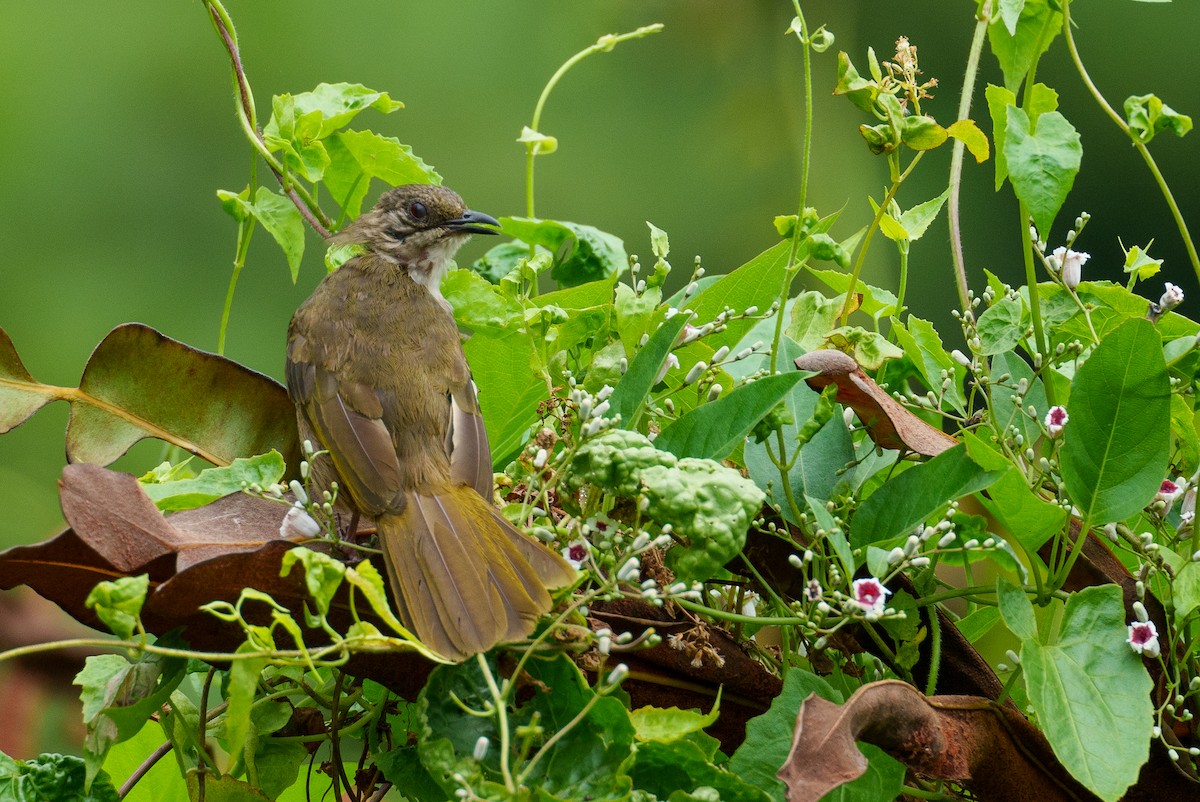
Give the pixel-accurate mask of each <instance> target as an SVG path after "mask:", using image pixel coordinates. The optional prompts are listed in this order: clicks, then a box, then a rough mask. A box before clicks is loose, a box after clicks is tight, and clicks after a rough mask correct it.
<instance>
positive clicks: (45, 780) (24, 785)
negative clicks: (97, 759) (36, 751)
mask: <svg viewBox="0 0 1200 802" xmlns="http://www.w3.org/2000/svg"><path fill="white" fill-rule="evenodd" d="M119 798H120V797H118V796H117V789H116V788H114V787H113V784H112V780H110V779H109V777H108V774H106V773H105V772H103V771H102V772H100V773H99V774H98V775H97V776H96V777H95V779H93V780H91V781H90V782H89V779H88V777H87V776H86V769H85V767H84V762H83V758H78V757H75V756H74V755H56V754H41V755H38V756H37V757H35V758H33V759H32V760H14V759H13V758H11V757H9V756H8V755H6V754H3V753H0V800H4V802H10V800H11V802H43V800H44V801H45V802H117V800H118V799H119Z"/></svg>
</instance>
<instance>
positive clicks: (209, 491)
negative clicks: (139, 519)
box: [139, 450, 287, 511]
mask: <svg viewBox="0 0 1200 802" xmlns="http://www.w3.org/2000/svg"><path fill="white" fill-rule="evenodd" d="M286 469H287V466H286V465H284V462H283V457H282V456H280V454H279V452H278V451H275V450H271V451H269V452H267V453H266V454H259V455H258V456H255V457H238V458H237V459H235V460H234V461H233V462H231V463H230V464H229V465H226V466H224V467H220V468H207V469H205V470H203V471H200V473H199V474H198V475H197V476H196V477H194V478H189V479H177V480H175V481H167V482H147V481H145V477H143V478H142V479H141V480H139V481H141V485H142V490H143V491H145V493H146V495H147V496H149V497H150V499H151V500H152V501H153V502H154V503H155V504H156V505H157V506H158V508H159V509H160V510H164V511H166V510H190V509H195V508H196V507H203V506H204V505H205V504H208V503H211V502H213V501H216V500H217V499H219V498H221V497H222V496H227V495H229V494H230V493H237V492H239V491H240V490H242V488H243V487H245V486H246V485H249V484H257V485H260V486H261V487H267V486H268V485H272V484H275V483H276V482H278V481H279V480H281V479H282V478H283V475H284V471H285V470H286Z"/></svg>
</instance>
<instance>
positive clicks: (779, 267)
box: [679, 242, 791, 364]
mask: <svg viewBox="0 0 1200 802" xmlns="http://www.w3.org/2000/svg"><path fill="white" fill-rule="evenodd" d="M790 249H791V243H790V242H781V243H779V244H778V245H775V246H773V247H770V248H768V249H767V250H765V251H763V252H762V253H760V254H759V255H758V256H755V257H754V258H753V259H751V260H750V261H749V262H746V263H745V264H744V265H741V266H740V267H738V268H737V269H736V270H734V271H733V272H732V273H729V274H728V275H725V276H721V277H720V278H719V279H717V280H716V281H715V282H713V283H712V284H710V285H708V286H707V287H705V288H703V289H702V290H701V291H700V293H699V294H698V295H696V296H694V297H693V298H692V299H691V300H690V301H688V303H687V307H686V308H688V309H691V310H692V311H693V312H695V313H696V318H695V324H696V325H697V326H700V325H703V324H705V323H708V322H710V321H712V320H713V319H715V318H716V316H717V315H719V314H720V313H721V312H723V311H724V310H725V307H727V306H728V307H730V308H732V309H734V310H737V311H739V312H740V311H743V310H745V309H747V308H749V307H751V306H757V307H758V308H759V310H761V311H765V310H766V309H767V308H768V307H770V305H771V303H772V302H773V301H774V300H775V299H776V298H777V297H779V288H780V286H781V285H782V283H783V278H784V275H785V272H786V270H787V261H788V254H789V252H790ZM705 278H708V277H707V276H705ZM754 322H755V321H753V320H731V321H729V322H728V323H727V324H726V326H725V330H724V331H719V332H714V333H713V334H710V335H709V336H707V337H705V338H704V343H705V344H707V346H708V347H709V348H712V349H713V350H716V349H718V348H720V347H721V346H722V345H728V346H729V347H730V348H732V347H733V346H734V345H735V344H737V342H738V341H740V340H741V339H742V337H744V336H745V334H746V332H747V331H749V330H750V328H751V327H752V326H753V325H754ZM700 358H702V357H701V356H700V354H699V352H698V351H697V350H696V349H695V348H694V347H692V346H689V349H688V350H687V351H685V352H684V353H681V354H680V357H679V359H680V361H681V362H683V363H684V364H690V363H692V362H695V361H696V360H697V359H700Z"/></svg>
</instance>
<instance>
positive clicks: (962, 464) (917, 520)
mask: <svg viewBox="0 0 1200 802" xmlns="http://www.w3.org/2000/svg"><path fill="white" fill-rule="evenodd" d="M999 478H1000V472H999V471H986V470H984V469H983V468H981V467H980V466H979V465H977V464H976V463H975V462H974V461H972V460H971V458H970V457H969V456H967V449H966V446H963V445H957V446H955V447H954V448H951V449H948V450H946V451H943V452H942V453H941V454H938V455H937V456H936V457H934V458H933V459H931V460H930V461H929V462H925V463H922V464H920V465H916V466H914V467H912V468H909V469H908V470H906V471H904V472H903V473H901V474H899V475H898V476H896V477H895V478H893V479H891V480H890V481H888V482H887V483H885V484H884V485H883V486H881V487H880V488H879V489H877V490H876V491H875V492H874V493H872V494H871V495H870V496H868V497H867V500H866V501H864V502H863V503H862V505H861V506H860V507H859V508H858V512H856V513H855V515H854V517H853V518H852V519H851V522H850V545H852V546H854V547H855V548H858V547H861V546H866V545H869V544H871V543H877V542H879V541H881V540H887V539H889V538H893V537H899V536H901V535H908V534H909V533H910V532H912V531H913V529H915V528H916V527H917V525H918V524H922V523H924V522H925V520H926V519H928V518H929V516H931V515H933V514H934V513H935V512H937V511H938V510H939V509H941V508H942V507H943V506H945V505H946V503H947V502H949V501H951V500H953V499H956V498H959V497H961V496H965V495H968V494H970V493H974V492H976V491H978V490H982V489H984V488H985V487H988V486H989V485H990V484H992V483H993V482H995V481H996V480H997V479H999Z"/></svg>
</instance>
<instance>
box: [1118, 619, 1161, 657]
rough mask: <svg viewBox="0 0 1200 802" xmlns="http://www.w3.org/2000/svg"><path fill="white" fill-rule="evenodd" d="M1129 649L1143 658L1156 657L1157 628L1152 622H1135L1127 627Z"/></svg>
mask: <svg viewBox="0 0 1200 802" xmlns="http://www.w3.org/2000/svg"><path fill="white" fill-rule="evenodd" d="M1126 642H1127V643H1128V644H1129V647H1130V648H1131V649H1133V650H1134V651H1135V652H1137V653H1138V654H1140V655H1142V656H1144V657H1158V654H1159V646H1158V628H1157V627H1156V626H1154V622H1153V621H1135V622H1133V623H1132V624H1130V625H1129V637H1128V638H1127V639H1126Z"/></svg>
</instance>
